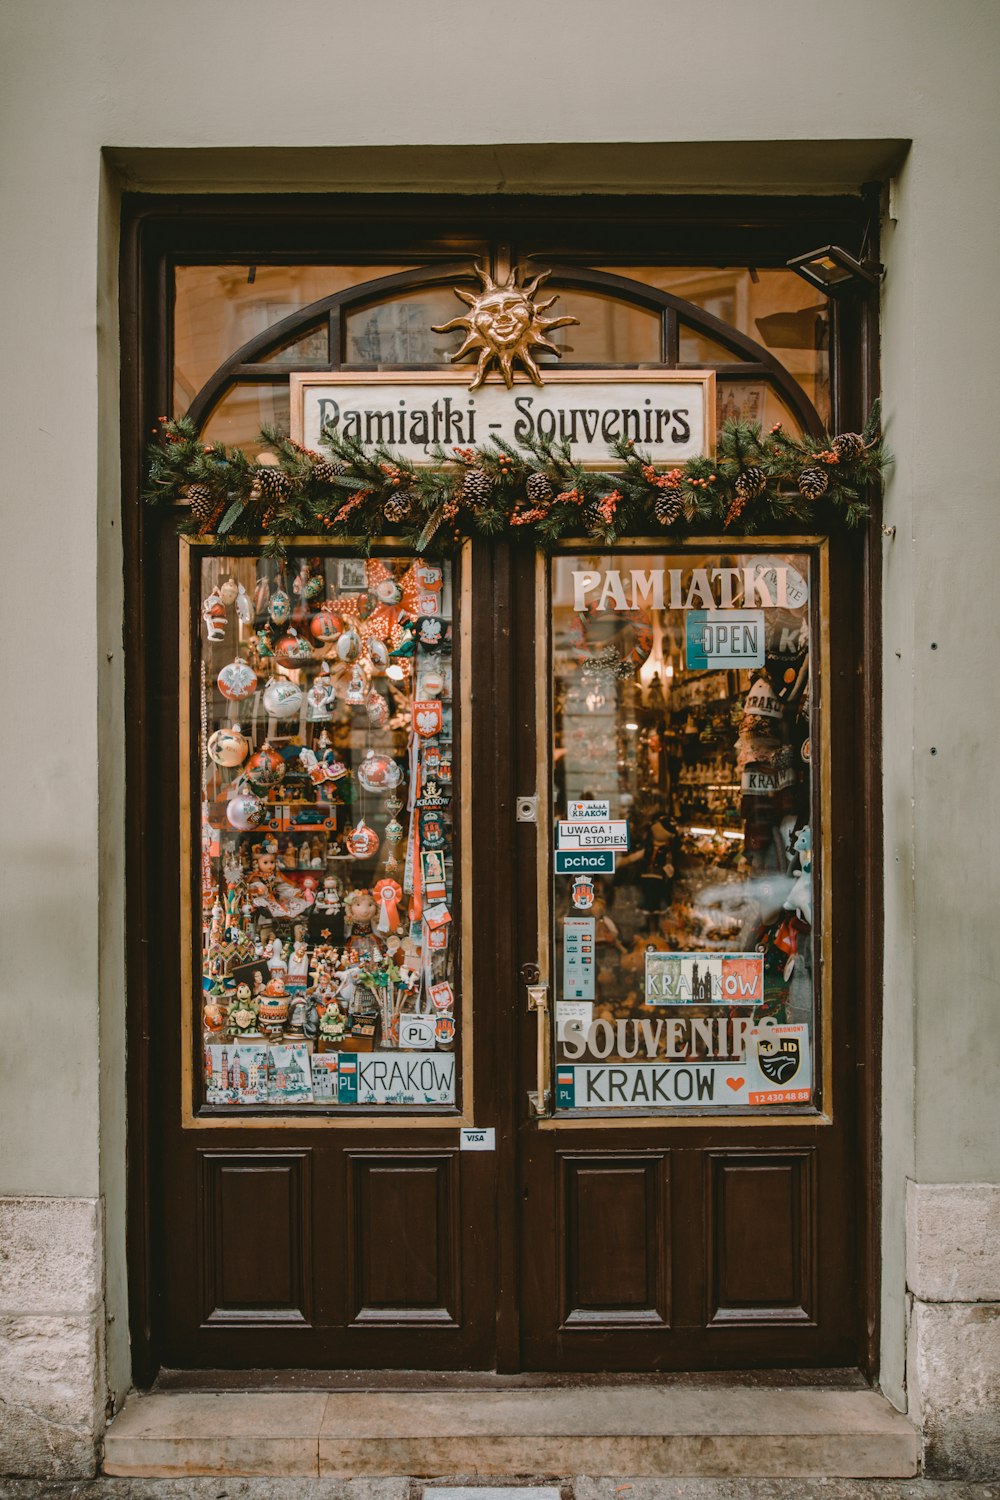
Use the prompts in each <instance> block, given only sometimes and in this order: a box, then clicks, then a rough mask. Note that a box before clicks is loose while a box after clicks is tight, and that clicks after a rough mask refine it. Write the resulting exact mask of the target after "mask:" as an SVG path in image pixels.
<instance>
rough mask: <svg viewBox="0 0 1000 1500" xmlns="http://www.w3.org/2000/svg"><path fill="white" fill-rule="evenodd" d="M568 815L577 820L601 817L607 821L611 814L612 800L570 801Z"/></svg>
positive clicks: (600, 818)
mask: <svg viewBox="0 0 1000 1500" xmlns="http://www.w3.org/2000/svg"><path fill="white" fill-rule="evenodd" d="M566 813H567V816H568V817H570V818H573V819H576V820H580V821H582V820H584V819H587V818H590V819H599V820H603V821H605V822H606V821H607V819H608V818H610V816H611V803H610V802H570V804H569V806H568V807H567V809H566Z"/></svg>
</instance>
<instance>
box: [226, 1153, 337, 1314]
mask: <svg viewBox="0 0 1000 1500" xmlns="http://www.w3.org/2000/svg"><path fill="white" fill-rule="evenodd" d="M201 1165H202V1172H201V1177H202V1234H203V1243H204V1246H205V1254H204V1268H205V1297H204V1321H205V1322H207V1323H213V1324H214V1323H238V1324H244V1325H245V1324H247V1323H265V1324H268V1325H273V1324H274V1323H298V1324H304V1323H308V1322H309V1321H310V1314H309V1304H310V1300H311V1274H310V1248H311V1236H310V1233H309V1217H310V1185H311V1172H310V1169H311V1159H310V1152H308V1151H292V1152H283V1153H280V1154H279V1153H276V1152H267V1151H258V1152H255V1153H254V1154H253V1155H249V1154H247V1155H236V1154H234V1153H229V1152H220V1151H206V1152H203V1153H202V1158H201Z"/></svg>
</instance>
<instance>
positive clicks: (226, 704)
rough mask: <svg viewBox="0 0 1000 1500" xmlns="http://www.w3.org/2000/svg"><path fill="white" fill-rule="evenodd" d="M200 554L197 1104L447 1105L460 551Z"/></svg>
mask: <svg viewBox="0 0 1000 1500" xmlns="http://www.w3.org/2000/svg"><path fill="white" fill-rule="evenodd" d="M190 550H191V551H193V553H194V557H193V559H192V567H191V593H192V595H193V598H192V600H191V601H190V606H189V610H188V615H187V621H188V627H189V629H190V630H191V631H192V632H193V631H195V630H196V631H197V636H196V638H195V640H194V641H193V642H192V646H193V648H194V649H193V650H192V651H191V653H190V655H191V658H192V660H193V663H194V688H195V692H194V694H193V696H194V697H195V699H196V701H197V707H198V712H197V717H196V719H195V721H194V724H193V729H194V734H193V736H192V737H191V740H190V741H189V747H190V752H191V753H190V755H189V760H188V781H189V784H190V785H191V788H192V797H191V803H192V816H191V820H190V826H191V828H192V835H193V838H194V839H195V840H196V841H197V842H196V847H200V861H198V863H197V870H195V869H192V870H191V876H192V879H191V883H190V885H189V886H187V887H186V890H185V892H184V893H183V895H184V900H185V902H186V903H187V904H188V912H189V927H190V939H191V942H190V947H189V948H188V950H187V953H188V963H189V966H190V967H193V970H194V972H193V974H192V981H193V982H192V990H193V992H194V993H193V997H192V1006H191V1012H192V1022H193V1026H194V1028H195V1031H196V1034H197V1037H198V1039H199V1043H200V1045H199V1047H198V1048H197V1049H193V1050H197V1052H198V1055H199V1057H200V1071H199V1075H198V1077H197V1079H196V1080H195V1090H194V1094H195V1100H196V1101H197V1103H198V1104H200V1106H201V1108H202V1109H203V1110H207V1111H213V1110H220V1111H224V1112H232V1111H235V1112H237V1113H239V1114H246V1113H248V1112H253V1111H255V1110H262V1111H266V1112H267V1113H268V1114H273V1112H274V1111H275V1110H278V1109H281V1110H294V1111H301V1110H306V1111H313V1112H325V1111H329V1110H331V1109H346V1110H347V1111H357V1110H359V1109H364V1108H369V1107H376V1108H378V1109H379V1110H393V1109H396V1110H399V1109H403V1110H410V1109H413V1108H419V1109H422V1110H425V1109H431V1110H433V1109H435V1108H436V1109H438V1110H440V1109H442V1108H445V1109H447V1108H452V1109H453V1108H454V1106H455V1105H456V1103H457V1100H458V1094H459V1080H458V1077H457V1069H456V1061H457V1053H456V1036H457V1031H458V1016H459V1012H460V1008H461V1004H462V1001H463V999H467V996H463V991H462V986H461V985H460V983H459V981H458V977H457V976H458V974H459V972H460V962H461V942H460V938H459V917H460V911H459V902H458V899H457V889H456V888H457V885H458V882H457V881H456V876H455V872H456V868H457V863H456V861H457V855H458V850H457V840H458V832H459V830H458V828H457V826H456V819H455V818H453V815H452V807H453V802H452V784H453V778H454V761H455V752H456V750H457V742H456V733H457V713H456V705H455V701H454V699H455V696H457V692H453V689H455V690H457V676H456V678H455V679H454V680H453V662H454V663H455V671H456V673H457V670H458V663H457V658H456V656H455V655H453V646H454V644H455V643H454V638H453V631H454V629H455V628H456V624H457V621H456V610H455V604H454V598H453V569H452V564H451V562H450V561H447V560H445V561H442V562H435V563H432V562H428V561H426V560H424V559H420V558H414V557H413V556H406V555H399V554H398V553H390V552H385V553H380V554H379V555H377V556H374V557H370V558H365V557H363V556H360V555H358V554H353V555H350V554H345V553H344V552H342V551H341V552H336V553H335V552H334V551H332V550H331V549H330V548H329V547H324V546H323V545H322V544H313V543H312V542H305V543H300V544H298V545H296V544H292V546H291V547H290V550H289V552H288V555H287V556H286V557H285V558H284V559H282V560H281V561H278V560H275V559H274V558H266V557H264V556H262V555H261V553H260V552H259V551H255V550H254V549H249V548H246V547H244V548H234V549H233V550H232V551H230V552H226V551H219V550H218V549H217V548H215V547H210V548H209V547H198V546H196V547H194V548H192V549H190ZM196 807H200V820H199V819H197V818H196V817H195V816H194V811H195V808H196ZM196 829H197V830H198V832H197V833H195V830H196ZM185 878H187V877H185Z"/></svg>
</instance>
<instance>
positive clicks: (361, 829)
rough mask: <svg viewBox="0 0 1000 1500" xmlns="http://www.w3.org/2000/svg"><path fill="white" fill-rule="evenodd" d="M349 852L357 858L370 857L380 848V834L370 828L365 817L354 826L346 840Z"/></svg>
mask: <svg viewBox="0 0 1000 1500" xmlns="http://www.w3.org/2000/svg"><path fill="white" fill-rule="evenodd" d="M344 843H345V844H346V845H347V851H348V853H349V854H353V856H354V858H355V859H369V858H370V857H371V855H373V854H374V853H375V852H376V850H377V849H378V834H377V833H376V832H375V830H374V828H369V826H368V824H367V823H366V822H365V821H364V819H363V818H361V819H359V821H358V823H357V826H356V827H354V828H352V829H351V831H350V833H349V834H348V835H347V837H346V838H345V840H344Z"/></svg>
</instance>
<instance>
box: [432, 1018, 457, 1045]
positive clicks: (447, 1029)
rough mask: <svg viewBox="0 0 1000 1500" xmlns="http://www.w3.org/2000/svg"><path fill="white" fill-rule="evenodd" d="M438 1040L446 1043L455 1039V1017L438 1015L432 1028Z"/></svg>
mask: <svg viewBox="0 0 1000 1500" xmlns="http://www.w3.org/2000/svg"><path fill="white" fill-rule="evenodd" d="M434 1032H435V1035H436V1036H437V1039H438V1041H439V1042H443V1043H445V1044H447V1043H448V1042H453V1041H454V1040H455V1019H454V1017H453V1016H438V1018H437V1024H436V1026H435V1028H434Z"/></svg>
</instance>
